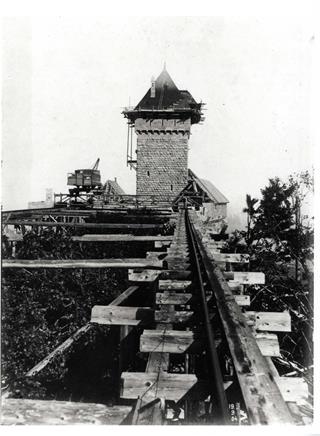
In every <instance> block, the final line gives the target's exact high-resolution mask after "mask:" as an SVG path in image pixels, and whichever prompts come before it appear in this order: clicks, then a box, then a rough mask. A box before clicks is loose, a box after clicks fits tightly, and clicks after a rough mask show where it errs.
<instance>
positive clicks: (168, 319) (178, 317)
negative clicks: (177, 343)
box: [154, 310, 193, 324]
mask: <svg viewBox="0 0 320 436" xmlns="http://www.w3.org/2000/svg"><path fill="white" fill-rule="evenodd" d="M192 316H193V312H191V311H186V310H176V311H174V312H164V311H162V310H156V311H155V312H154V318H155V321H156V322H161V323H172V324H178V323H186V322H188V321H189V320H190V318H191V317H192Z"/></svg>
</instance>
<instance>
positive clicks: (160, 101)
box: [122, 66, 204, 124]
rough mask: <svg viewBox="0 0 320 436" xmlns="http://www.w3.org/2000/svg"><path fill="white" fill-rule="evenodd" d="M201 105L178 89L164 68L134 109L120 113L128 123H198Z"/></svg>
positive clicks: (185, 92) (186, 92)
mask: <svg viewBox="0 0 320 436" xmlns="http://www.w3.org/2000/svg"><path fill="white" fill-rule="evenodd" d="M202 106H203V103H197V102H196V101H195V99H194V98H193V97H192V95H191V94H190V92H189V91H186V90H181V89H178V87H177V85H176V84H175V83H174V81H173V80H172V78H171V77H170V74H169V73H168V71H167V69H166V66H164V68H163V70H162V72H161V74H160V75H159V77H158V78H157V79H156V80H154V79H152V81H151V87H150V88H149V89H148V91H147V93H146V94H145V96H144V97H143V98H142V100H141V101H140V102H139V103H138V104H137V106H136V107H134V108H132V107H129V108H125V110H124V111H123V112H122V113H123V114H124V116H125V117H126V118H128V120H130V121H129V123H131V124H133V123H134V122H135V120H136V119H137V118H139V117H140V118H150V119H151V118H154V117H158V118H167V119H168V118H175V119H177V118H178V119H188V118H190V119H191V123H192V124H194V123H199V122H200V121H201V120H203V119H204V118H203V117H202V115H203V114H202V112H201V109H202Z"/></svg>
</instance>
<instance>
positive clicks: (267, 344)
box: [255, 333, 281, 357]
mask: <svg viewBox="0 0 320 436" xmlns="http://www.w3.org/2000/svg"><path fill="white" fill-rule="evenodd" d="M255 338H256V340H257V344H258V346H259V348H260V351H261V353H262V355H263V356H267V357H279V356H281V354H280V347H279V341H278V336H277V335H275V334H273V333H256V334H255Z"/></svg>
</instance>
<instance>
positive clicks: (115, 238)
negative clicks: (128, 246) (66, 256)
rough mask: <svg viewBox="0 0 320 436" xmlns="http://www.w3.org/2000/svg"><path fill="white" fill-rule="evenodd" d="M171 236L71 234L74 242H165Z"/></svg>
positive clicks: (169, 239)
mask: <svg viewBox="0 0 320 436" xmlns="http://www.w3.org/2000/svg"><path fill="white" fill-rule="evenodd" d="M172 238H173V236H161V235H158V236H135V235H131V234H128V235H121V234H119V235H117V234H115V235H94V234H92V235H91V234H88V235H82V236H72V238H71V239H72V240H73V241H75V242H167V243H168V244H169V243H170V241H172Z"/></svg>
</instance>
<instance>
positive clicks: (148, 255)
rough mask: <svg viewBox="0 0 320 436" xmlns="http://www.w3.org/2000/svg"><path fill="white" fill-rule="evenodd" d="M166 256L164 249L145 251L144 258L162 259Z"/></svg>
mask: <svg viewBox="0 0 320 436" xmlns="http://www.w3.org/2000/svg"><path fill="white" fill-rule="evenodd" d="M166 256H167V252H166V251H147V252H146V259H163V258H165V257H166Z"/></svg>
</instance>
